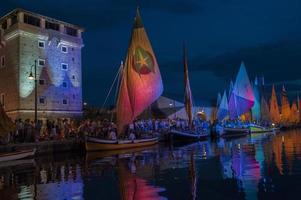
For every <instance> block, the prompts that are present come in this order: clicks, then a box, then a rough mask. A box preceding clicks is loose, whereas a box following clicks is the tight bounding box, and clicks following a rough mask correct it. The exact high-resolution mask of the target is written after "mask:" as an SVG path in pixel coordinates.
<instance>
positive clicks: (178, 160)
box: [0, 131, 301, 200]
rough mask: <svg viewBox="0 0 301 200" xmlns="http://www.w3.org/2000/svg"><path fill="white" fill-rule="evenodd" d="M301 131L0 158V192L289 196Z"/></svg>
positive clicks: (5, 195) (300, 163) (27, 195)
mask: <svg viewBox="0 0 301 200" xmlns="http://www.w3.org/2000/svg"><path fill="white" fill-rule="evenodd" d="M300 184H301V133H300V132H298V131H291V132H287V133H280V134H278V135H272V134H258V135H252V136H248V137H244V138H239V139H235V140H228V141H226V140H222V139H221V140H217V141H203V142H196V143H190V144H173V145H167V146H164V145H159V146H154V147H148V148H143V149H134V150H125V151H115V152H109V153H103V152H96V153H89V154H87V155H78V154H61V155H57V156H54V157H39V158H36V159H35V160H33V159H29V160H19V161H14V162H8V163H0V199H1V200H2V199H51V200H52V199H125V200H129V199H156V200H157V199H193V200H194V199H256V198H258V199H294V197H295V196H296V195H298V194H299V191H298V186H299V185H300Z"/></svg>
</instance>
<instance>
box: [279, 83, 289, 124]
mask: <svg viewBox="0 0 301 200" xmlns="http://www.w3.org/2000/svg"><path fill="white" fill-rule="evenodd" d="M290 116H291V108H290V103H289V100H288V97H287V93H286V90H285V87H284V86H283V87H282V92H281V122H282V123H283V124H287V123H289V121H290Z"/></svg>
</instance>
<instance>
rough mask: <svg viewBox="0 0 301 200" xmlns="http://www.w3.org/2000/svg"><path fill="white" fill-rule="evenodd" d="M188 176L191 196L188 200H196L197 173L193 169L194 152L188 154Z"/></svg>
mask: <svg viewBox="0 0 301 200" xmlns="http://www.w3.org/2000/svg"><path fill="white" fill-rule="evenodd" d="M189 175H190V178H191V195H190V199H192V200H195V199H196V191H197V190H196V188H197V172H196V168H195V160H194V151H191V154H190V163H189Z"/></svg>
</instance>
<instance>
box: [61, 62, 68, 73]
mask: <svg viewBox="0 0 301 200" xmlns="http://www.w3.org/2000/svg"><path fill="white" fill-rule="evenodd" d="M61 67H62V70H65V71H67V70H68V64H66V63H62V65H61Z"/></svg>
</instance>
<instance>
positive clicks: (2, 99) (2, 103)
mask: <svg viewBox="0 0 301 200" xmlns="http://www.w3.org/2000/svg"><path fill="white" fill-rule="evenodd" d="M0 103H1V105H2V106H3V107H5V94H4V93H1V96H0Z"/></svg>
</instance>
